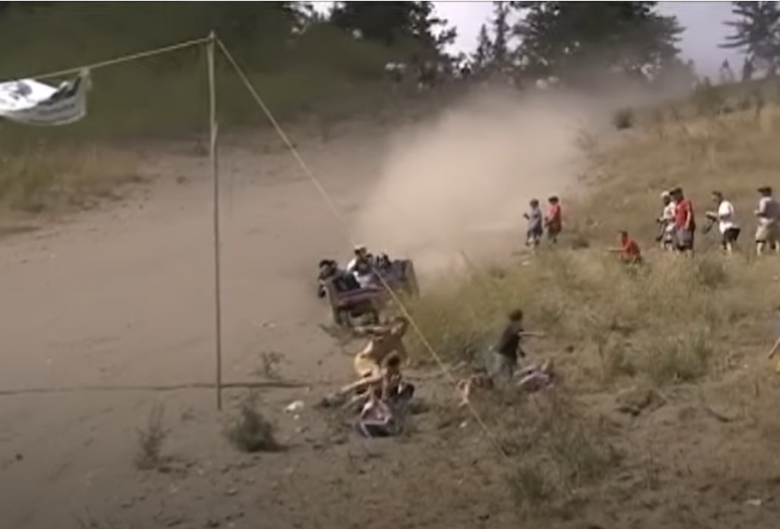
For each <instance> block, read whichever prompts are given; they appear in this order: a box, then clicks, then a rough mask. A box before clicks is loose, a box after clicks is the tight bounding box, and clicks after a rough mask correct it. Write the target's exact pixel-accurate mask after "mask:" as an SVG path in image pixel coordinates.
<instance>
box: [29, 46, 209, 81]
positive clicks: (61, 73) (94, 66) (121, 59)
mask: <svg viewBox="0 0 780 529" xmlns="http://www.w3.org/2000/svg"><path fill="white" fill-rule="evenodd" d="M210 39H211V37H201V38H199V39H193V40H187V41H184V42H179V43H177V44H171V45H170V46H163V47H162V48H156V49H153V50H148V51H142V52H138V53H132V54H130V55H122V56H121V57H115V58H113V59H108V60H105V61H100V62H96V63H92V64H87V65H84V66H79V67H76V68H68V69H66V70H59V71H56V72H51V73H46V74H43V75H32V76H28V77H24V78H23V79H50V78H52V77H64V76H66V75H73V74H77V73H79V72H80V71H81V70H84V69H85V68H86V69H88V70H97V69H98V68H105V67H106V66H113V65H115V64H122V63H125V62H131V61H137V60H139V59H146V58H149V57H154V56H155V55H162V54H164V53H170V52H172V51H177V50H181V49H184V48H189V47H191V46H198V45H200V44H205V43H207V42H208V41H209V40H210Z"/></svg>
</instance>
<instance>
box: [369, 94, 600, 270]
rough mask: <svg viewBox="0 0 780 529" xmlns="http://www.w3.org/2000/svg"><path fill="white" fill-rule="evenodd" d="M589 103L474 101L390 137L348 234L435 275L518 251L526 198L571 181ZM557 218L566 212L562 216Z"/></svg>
mask: <svg viewBox="0 0 780 529" xmlns="http://www.w3.org/2000/svg"><path fill="white" fill-rule="evenodd" d="M593 116H594V110H593V105H588V104H585V101H583V100H581V99H575V98H572V97H564V96H562V95H559V94H555V95H552V94H544V95H539V96H533V97H528V96H524V97H523V98H522V99H520V98H518V96H517V95H515V94H496V93H491V94H489V95H485V94H482V95H479V96H472V97H470V98H469V99H468V100H466V101H464V102H462V103H461V104H459V105H457V107H456V108H453V109H451V110H449V111H447V112H445V113H444V114H442V115H440V116H439V117H438V118H437V119H435V120H434V121H432V122H428V123H424V124H422V125H418V126H416V127H414V128H413V129H412V130H405V131H403V132H401V133H399V134H398V137H397V138H395V139H394V142H393V144H392V146H391V148H390V149H389V152H388V154H387V156H386V159H385V160H384V163H383V164H382V171H381V175H380V178H379V180H378V183H377V185H376V186H375V187H374V188H373V190H372V191H371V192H370V194H369V196H368V198H367V200H365V201H364V203H363V207H362V208H361V210H360V211H359V212H358V215H357V222H356V224H355V233H354V236H355V238H356V239H358V240H360V241H361V242H364V243H365V244H367V245H368V246H370V247H372V248H373V249H374V250H376V251H379V250H380V249H383V250H386V251H387V252H388V253H391V254H393V255H396V254H402V255H407V256H409V257H411V258H413V259H415V264H416V265H417V268H418V270H423V271H428V272H431V271H436V270H438V269H439V268H440V267H442V266H452V265H453V264H454V263H457V262H458V261H461V260H462V255H463V254H464V253H465V254H467V255H468V256H469V257H470V258H472V257H473V258H479V257H480V256H487V255H490V254H494V255H495V252H497V251H498V252H500V253H502V254H503V255H505V256H508V255H509V254H510V253H511V252H512V251H514V250H519V249H520V248H521V247H522V245H523V243H524V238H525V221H524V219H523V216H522V215H523V213H524V212H525V211H526V210H527V208H528V202H529V200H530V199H531V198H538V199H539V201H540V203H541V205H542V207H545V205H546V201H547V197H548V196H550V195H553V194H557V195H559V196H561V199H562V203H563V204H564V208H565V200H566V192H567V190H568V189H570V188H571V186H572V185H573V184H574V183H575V182H576V175H577V174H578V169H582V163H583V160H582V159H581V156H582V155H581V153H580V151H579V149H578V147H577V139H578V136H579V135H580V134H581V132H582V130H583V129H582V127H583V124H584V123H585V122H587V121H588V120H589V119H591V118H592V117H593ZM564 211H565V210H564Z"/></svg>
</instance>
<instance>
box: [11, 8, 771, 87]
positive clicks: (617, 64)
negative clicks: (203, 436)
mask: <svg viewBox="0 0 780 529" xmlns="http://www.w3.org/2000/svg"><path fill="white" fill-rule="evenodd" d="M60 5H61V4H60V3H58V2H0V21H2V18H4V17H6V16H7V15H8V14H9V13H10V12H13V11H15V10H18V11H24V12H26V13H28V14H29V13H36V12H43V11H47V10H54V9H57V8H58V7H59V6H60ZM732 12H733V19H732V20H728V21H725V23H726V24H727V25H728V26H729V28H730V29H731V30H732V33H731V34H730V35H729V36H728V37H727V39H726V41H725V42H724V43H722V44H721V47H722V48H724V49H736V50H739V51H741V52H742V53H743V54H744V58H745V61H744V64H743V66H742V77H743V79H750V78H751V77H753V76H754V75H755V74H756V73H757V72H759V71H763V72H765V73H766V74H767V75H768V76H774V75H776V73H777V70H778V66H779V65H780V7H778V3H777V2H732ZM186 13H187V14H188V16H190V17H192V18H194V19H198V21H199V22H202V24H201V25H204V27H205V25H209V26H210V27H213V28H214V29H216V30H217V31H218V32H219V33H220V34H221V35H223V38H224V39H226V40H232V41H234V42H236V43H240V44H243V45H251V43H253V42H256V41H258V40H263V39H264V42H267V41H268V40H269V39H273V40H275V41H287V40H289V39H291V38H293V37H295V36H296V35H300V34H302V33H305V32H307V31H310V30H312V29H313V28H316V27H317V26H327V27H329V28H332V29H335V30H338V31H342V32H344V33H346V34H347V35H349V36H350V37H351V38H352V39H354V40H356V41H366V42H371V43H374V44H377V45H381V46H383V47H386V48H388V49H392V50H394V52H395V54H394V56H395V57H396V60H399V61H406V62H408V63H415V62H417V63H428V64H431V63H433V64H447V65H449V66H452V65H457V66H458V67H459V68H460V69H461V70H462V71H463V72H467V73H469V74H475V75H493V74H498V75H506V76H510V77H512V78H515V79H540V78H544V79H546V78H557V79H560V80H562V81H564V82H567V83H570V84H577V83H580V82H584V79H585V78H586V77H593V76H594V75H595V76H597V77H598V76H607V75H614V74H617V75H623V76H627V77H635V78H643V79H659V78H661V79H662V78H664V77H665V76H677V77H679V76H680V75H681V74H682V75H692V74H693V72H692V70H693V64H692V63H690V62H684V61H683V60H682V58H681V55H680V48H679V42H680V37H681V35H682V34H683V32H684V31H685V28H684V27H682V26H681V24H680V22H679V20H678V19H677V18H676V17H675V16H673V15H668V14H662V13H661V12H660V11H659V9H658V2H555V1H543V2H528V1H512V2H493V11H492V16H491V17H490V19H489V20H487V21H486V22H485V24H483V25H482V27H481V30H480V32H479V38H478V42H477V46H476V49H475V50H474V51H473V53H470V54H468V55H463V54H461V55H459V56H452V55H451V54H449V52H448V49H449V45H450V44H452V43H453V42H454V40H455V39H456V37H457V32H456V29H455V28H453V27H452V26H451V25H450V24H449V23H448V21H447V20H443V19H441V18H440V17H438V16H437V15H436V12H435V8H434V5H433V2H424V1H417V2H335V3H333V5H332V7H331V8H330V9H329V10H328V11H327V12H322V11H320V10H317V9H315V8H314V5H313V3H311V2H198V3H193V4H187V7H186ZM198 27H200V26H198ZM382 66H383V65H377V67H382Z"/></svg>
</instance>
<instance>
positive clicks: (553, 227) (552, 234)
mask: <svg viewBox="0 0 780 529" xmlns="http://www.w3.org/2000/svg"><path fill="white" fill-rule="evenodd" d="M547 203H548V205H547V215H546V216H545V218H544V226H545V228H547V238H548V239H549V240H550V242H552V243H556V242H558V235H560V233H561V230H562V229H563V221H562V216H561V203H560V201H559V200H558V197H556V196H551V197H550V198H548V199H547Z"/></svg>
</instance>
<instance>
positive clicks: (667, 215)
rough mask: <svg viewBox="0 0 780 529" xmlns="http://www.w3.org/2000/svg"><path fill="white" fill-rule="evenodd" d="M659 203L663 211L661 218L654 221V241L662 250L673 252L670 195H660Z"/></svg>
mask: <svg viewBox="0 0 780 529" xmlns="http://www.w3.org/2000/svg"><path fill="white" fill-rule="evenodd" d="M661 202H663V210H662V211H661V216H660V217H658V219H657V220H656V222H658V236H657V237H656V241H658V242H659V243H660V244H661V249H662V250H673V249H674V211H675V203H674V201H673V200H672V194H671V193H670V192H669V191H664V192H663V193H661Z"/></svg>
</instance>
